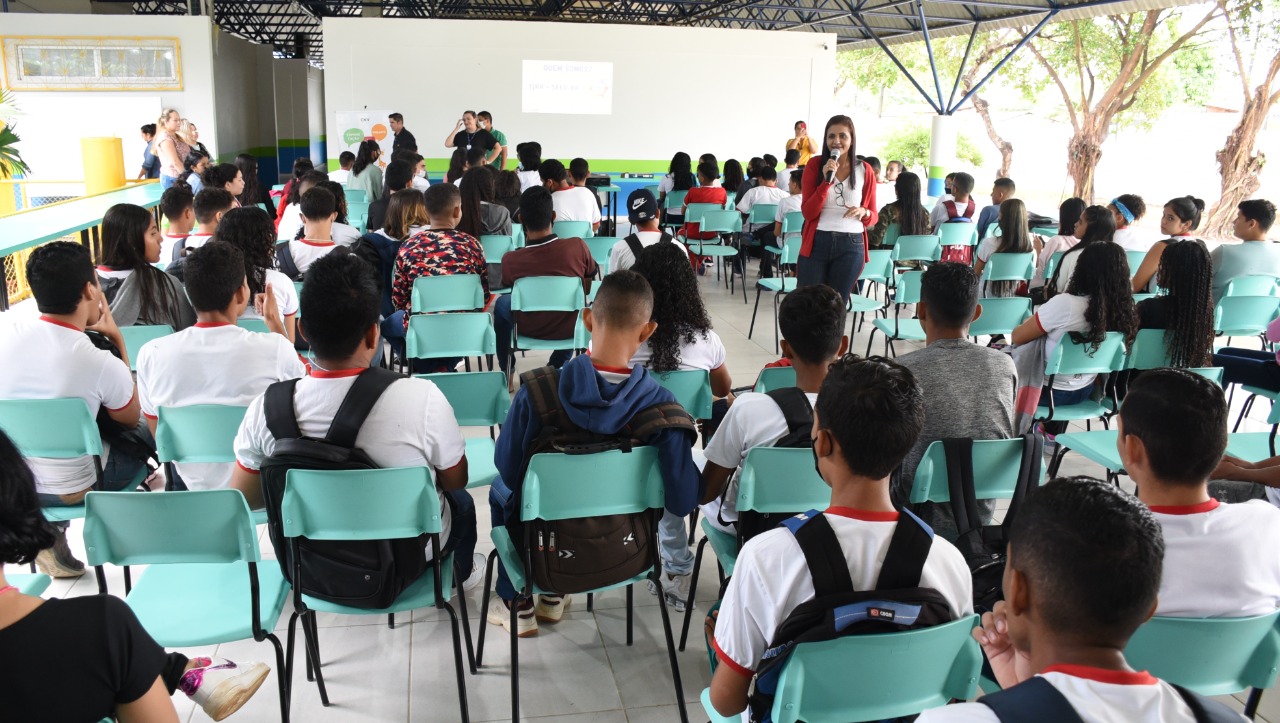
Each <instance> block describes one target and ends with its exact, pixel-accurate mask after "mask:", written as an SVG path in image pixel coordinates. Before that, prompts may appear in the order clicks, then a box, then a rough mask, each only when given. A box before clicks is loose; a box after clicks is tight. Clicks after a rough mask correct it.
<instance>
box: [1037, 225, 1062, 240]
mask: <svg viewBox="0 0 1280 723" xmlns="http://www.w3.org/2000/svg"><path fill="white" fill-rule="evenodd" d="M1031 233H1033V234H1035V235H1037V236H1044V237H1045V238H1053V237H1054V236H1057V235H1058V227H1057V226H1036V227H1034V228H1032V229H1031Z"/></svg>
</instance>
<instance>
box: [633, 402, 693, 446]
mask: <svg viewBox="0 0 1280 723" xmlns="http://www.w3.org/2000/svg"><path fill="white" fill-rule="evenodd" d="M667 429H685V430H688V431H690V432H693V433H694V434H695V435H696V434H697V433H698V425H697V423H695V422H694V421H693V417H692V416H691V415H690V414H689V412H688V411H687V410H686V409H685V408H684V407H682V406H680V403H679V402H658V403H657V404H654V405H653V406H651V407H646V408H644V409H641V410H640V411H639V412H636V415H635V416H634V417H632V418H631V419H630V421H628V422H627V424H626V426H624V427H623V428H622V432H623V436H627V437H629V438H630V439H634V440H636V441H638V442H641V443H647V442H648V441H649V440H650V439H652V438H653V437H655V436H657V435H659V434H661V433H662V432H664V431H666V430H667Z"/></svg>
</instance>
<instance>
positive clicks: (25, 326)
mask: <svg viewBox="0 0 1280 723" xmlns="http://www.w3.org/2000/svg"><path fill="white" fill-rule="evenodd" d="M117 208H118V207H117ZM130 208H137V209H138V210H139V211H142V212H143V213H147V212H146V211H143V209H141V208H138V207H137V206H131V207H130ZM107 215H108V217H109V218H110V217H111V215H112V214H111V212H110V211H109V212H108V214H107ZM147 215H148V216H150V214H149V213H147ZM156 236H159V234H158V233H157V234H156ZM157 241H158V239H157ZM152 270H153V271H155V272H156V273H157V274H160V275H162V276H163V275H164V272H163V271H160V270H159V269H152ZM170 278H172V277H170ZM27 283H28V284H30V286H31V293H32V294H33V295H34V296H35V298H36V307H37V308H38V309H39V310H40V317H39V318H38V319H33V320H30V321H21V320H20V321H14V322H12V323H8V324H0V369H4V374H0V399H66V398H76V397H78V398H80V399H83V400H84V402H85V404H87V405H88V407H89V413H90V414H91V415H93V416H97V415H98V412H99V410H102V409H105V410H106V412H107V416H108V417H109V418H110V421H111V422H114V423H115V424H117V425H119V426H120V427H122V428H123V429H126V430H129V431H130V432H131V433H132V434H131V436H132V437H133V438H135V439H136V440H137V441H139V442H143V443H144V444H149V445H150V448H151V449H155V443H154V442H152V441H151V435H150V433H149V432H148V431H147V428H146V425H145V424H140V423H139V422H140V416H139V413H138V395H137V388H136V387H135V386H134V383H133V376H132V374H130V372H129V350H128V349H127V348H125V344H124V338H123V337H122V336H121V335H120V329H119V327H117V326H116V322H115V319H114V318H112V315H111V309H110V308H109V307H108V306H107V301H106V299H104V298H103V294H102V289H100V288H99V287H98V279H97V277H96V276H94V273H93V262H92V261H90V260H89V250H88V249H87V248H85V247H84V246H81V245H80V244H75V243H68V242H64V241H55V242H53V243H49V244H45V245H44V246H38V247H36V248H35V249H34V250H33V251H32V252H31V256H30V258H28V259H27ZM183 298H184V299H185V298H186V297H185V295H184V296H183ZM86 329H88V330H90V331H94V332H97V333H99V334H101V335H102V336H104V337H106V339H107V340H108V341H110V342H111V343H112V344H114V345H115V347H116V349H118V350H119V351H120V358H116V355H114V354H112V353H111V352H110V351H108V350H106V349H100V348H98V347H97V346H95V345H94V343H93V341H91V340H90V339H89V337H88V336H86V335H85V333H84V332H85V330H86ZM27 462H28V463H29V464H30V465H31V471H32V472H33V473H34V474H35V478H36V491H37V492H39V493H40V504H41V506H44V507H68V506H72V505H78V504H80V503H81V502H83V501H84V496H85V494H86V493H87V492H88V491H89V489H90V488H91V487H92V486H93V484H94V482H95V481H96V475H95V472H94V467H93V458H92V457H89V456H84V457H77V458H74V459H46V458H39V457H33V458H30V459H28V460H27ZM144 469H146V463H145V461H144V460H142V459H138V458H136V457H133V456H131V455H129V454H127V453H126V452H125V450H124V445H113V446H111V447H110V449H109V451H108V452H107V454H106V456H105V457H104V458H103V459H102V487H101V489H104V490H109V491H116V490H122V489H126V488H128V487H129V486H130V484H131V483H132V482H133V481H134V480H135V479H136V478H137V476H138V473H139V472H141V471H143V470H144ZM54 526H55V528H56V530H55V532H56V535H55V537H54V540H53V544H52V545H48V546H46V549H42V550H41V551H40V555H39V556H38V557H37V558H36V564H37V565H38V566H39V567H40V569H41V571H43V572H44V573H45V574H47V575H50V576H53V577H78V576H80V575H82V574H84V564H83V563H82V562H80V561H79V560H77V559H76V558H75V556H73V555H72V554H71V550H70V548H68V547H67V539H66V530H67V526H68V523H66V522H60V523H54Z"/></svg>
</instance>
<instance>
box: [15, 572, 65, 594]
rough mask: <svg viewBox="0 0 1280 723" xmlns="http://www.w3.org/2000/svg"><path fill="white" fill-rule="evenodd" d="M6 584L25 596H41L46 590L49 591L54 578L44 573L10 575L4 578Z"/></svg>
mask: <svg viewBox="0 0 1280 723" xmlns="http://www.w3.org/2000/svg"><path fill="white" fill-rule="evenodd" d="M4 579H5V581H6V582H8V583H9V584H10V585H13V586H14V587H16V588H18V592H20V593H22V594H23V595H35V596H40V595H43V594H44V591H45V590H48V589H49V583H51V582H53V578H51V577H49V576H48V575H45V574H43V573H39V572H34V573H24V572H18V573H10V574H8V575H5V576H4Z"/></svg>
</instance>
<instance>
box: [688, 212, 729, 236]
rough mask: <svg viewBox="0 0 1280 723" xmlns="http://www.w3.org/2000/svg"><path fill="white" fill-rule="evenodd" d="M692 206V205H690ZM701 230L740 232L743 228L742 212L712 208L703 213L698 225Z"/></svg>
mask: <svg viewBox="0 0 1280 723" xmlns="http://www.w3.org/2000/svg"><path fill="white" fill-rule="evenodd" d="M690 208H692V206H690ZM698 230H700V231H708V232H710V231H714V232H716V233H738V232H739V231H741V230H742V214H741V213H738V212H737V211H736V210H733V211H726V210H719V209H718V210H712V211H707V212H706V213H704V214H702V220H701V222H700V225H699V226H698Z"/></svg>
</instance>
